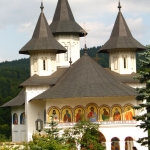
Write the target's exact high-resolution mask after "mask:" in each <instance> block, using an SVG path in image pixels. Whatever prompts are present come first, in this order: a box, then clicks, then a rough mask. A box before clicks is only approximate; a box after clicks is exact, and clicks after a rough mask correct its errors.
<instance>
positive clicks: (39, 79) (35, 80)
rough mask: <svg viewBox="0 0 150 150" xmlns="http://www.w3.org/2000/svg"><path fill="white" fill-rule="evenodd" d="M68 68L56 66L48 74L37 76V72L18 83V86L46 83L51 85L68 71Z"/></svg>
mask: <svg viewBox="0 0 150 150" xmlns="http://www.w3.org/2000/svg"><path fill="white" fill-rule="evenodd" d="M68 69H69V68H58V69H57V71H55V72H54V73H53V74H52V75H50V76H38V75H37V74H35V75H33V76H32V77H30V78H29V79H27V80H26V81H24V82H23V83H21V84H20V87H25V86H38V85H48V86H53V85H55V84H56V83H57V82H58V81H59V79H60V78H61V77H62V76H63V75H64V74H65V73H66V72H67V71H68Z"/></svg>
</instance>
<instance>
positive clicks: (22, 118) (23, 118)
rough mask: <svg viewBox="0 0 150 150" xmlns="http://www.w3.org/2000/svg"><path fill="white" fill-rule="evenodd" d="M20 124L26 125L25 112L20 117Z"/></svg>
mask: <svg viewBox="0 0 150 150" xmlns="http://www.w3.org/2000/svg"><path fill="white" fill-rule="evenodd" d="M20 124H26V120H25V112H24V113H22V114H21V115H20Z"/></svg>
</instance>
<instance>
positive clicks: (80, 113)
mask: <svg viewBox="0 0 150 150" xmlns="http://www.w3.org/2000/svg"><path fill="white" fill-rule="evenodd" d="M84 118H85V111H84V109H83V108H82V107H78V108H76V109H75V119H74V120H75V122H79V121H82V120H83V119H84Z"/></svg>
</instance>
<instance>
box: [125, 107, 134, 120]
mask: <svg viewBox="0 0 150 150" xmlns="http://www.w3.org/2000/svg"><path fill="white" fill-rule="evenodd" d="M133 116H134V110H133V108H132V107H131V106H126V107H125V109H124V120H133Z"/></svg>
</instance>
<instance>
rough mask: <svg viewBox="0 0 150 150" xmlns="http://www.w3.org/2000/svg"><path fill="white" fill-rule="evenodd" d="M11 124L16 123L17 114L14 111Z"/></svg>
mask: <svg viewBox="0 0 150 150" xmlns="http://www.w3.org/2000/svg"><path fill="white" fill-rule="evenodd" d="M13 124H15V125H17V124H18V115H17V114H16V113H14V114H13Z"/></svg>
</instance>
